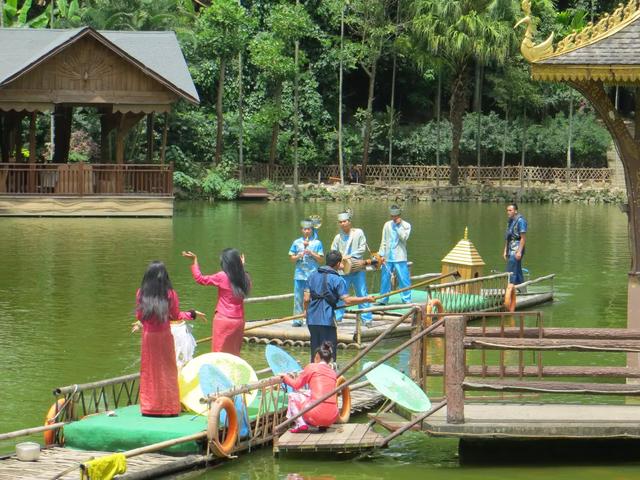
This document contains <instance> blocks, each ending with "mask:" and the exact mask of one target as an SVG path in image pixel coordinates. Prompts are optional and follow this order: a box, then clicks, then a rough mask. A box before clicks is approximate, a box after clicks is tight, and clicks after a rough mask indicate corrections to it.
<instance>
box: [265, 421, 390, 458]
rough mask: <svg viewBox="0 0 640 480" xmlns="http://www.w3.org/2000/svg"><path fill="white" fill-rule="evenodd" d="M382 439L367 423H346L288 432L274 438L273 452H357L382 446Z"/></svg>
mask: <svg viewBox="0 0 640 480" xmlns="http://www.w3.org/2000/svg"><path fill="white" fill-rule="evenodd" d="M382 440H383V437H382V436H381V435H379V434H378V433H376V432H374V431H373V430H372V429H371V428H370V427H369V425H367V424H366V423H345V424H343V425H338V424H336V425H333V426H331V427H329V428H328V429H327V431H326V432H318V431H315V430H314V431H312V432H310V433H291V432H286V433H284V434H283V435H281V436H280V437H279V438H277V439H275V440H274V442H273V452H274V454H279V453H311V452H317V453H322V452H327V453H328V452H333V453H342V454H356V453H360V452H363V451H367V450H372V449H374V448H376V447H380V446H382Z"/></svg>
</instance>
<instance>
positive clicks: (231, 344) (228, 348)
mask: <svg viewBox="0 0 640 480" xmlns="http://www.w3.org/2000/svg"><path fill="white" fill-rule="evenodd" d="M182 256H183V257H187V258H191V259H193V264H192V265H191V274H192V275H193V278H194V280H195V281H196V282H198V283H199V284H200V285H215V286H216V287H218V303H217V304H216V311H215V314H214V316H213V322H212V327H211V328H212V333H211V335H212V338H211V351H212V352H227V353H232V354H233V355H238V356H239V355H240V347H241V346H242V336H243V334H244V299H245V297H246V296H247V295H249V290H250V288H251V280H250V279H249V275H247V273H246V272H245V271H244V256H243V255H240V252H238V250H236V249H235V248H225V249H224V250H223V251H222V253H221V254H220V266H221V267H222V271H220V272H218V273H215V274H213V275H203V274H202V272H200V266H199V265H198V257H197V256H196V254H195V253H193V252H182Z"/></svg>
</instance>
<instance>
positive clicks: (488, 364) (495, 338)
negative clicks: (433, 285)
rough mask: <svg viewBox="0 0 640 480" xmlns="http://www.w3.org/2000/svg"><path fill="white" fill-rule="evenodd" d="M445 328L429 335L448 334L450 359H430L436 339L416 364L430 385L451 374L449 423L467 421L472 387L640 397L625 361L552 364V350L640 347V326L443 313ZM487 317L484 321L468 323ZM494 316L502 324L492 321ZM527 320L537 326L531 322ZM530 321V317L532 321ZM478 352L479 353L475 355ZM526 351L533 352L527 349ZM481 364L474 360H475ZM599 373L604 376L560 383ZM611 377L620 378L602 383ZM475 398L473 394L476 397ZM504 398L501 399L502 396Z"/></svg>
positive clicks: (634, 372) (636, 372) (639, 373)
mask: <svg viewBox="0 0 640 480" xmlns="http://www.w3.org/2000/svg"><path fill="white" fill-rule="evenodd" d="M436 316H437V317H440V318H443V317H445V316H446V318H445V321H444V327H439V328H437V329H435V330H433V331H432V332H430V334H429V337H430V338H433V337H436V338H438V337H439V338H442V337H444V339H445V342H444V352H445V353H444V363H443V364H441V365H438V364H432V363H430V362H429V361H428V359H429V356H428V355H427V353H426V352H427V349H428V348H429V347H428V346H427V345H428V339H427V340H425V341H423V345H422V349H421V350H422V351H421V352H418V355H417V356H416V358H415V359H413V365H412V369H413V370H414V371H415V372H416V377H419V378H421V379H422V382H423V387H426V384H427V377H429V376H443V377H444V381H443V388H444V392H443V393H444V394H445V395H446V398H447V422H448V423H464V406H465V391H490V392H519V393H522V392H528V393H537V394H548V393H551V394H577V395H585V394H586V395H640V387H638V385H635V384H634V385H627V384H624V383H621V382H623V381H624V380H623V379H625V378H638V377H640V369H638V368H633V367H625V366H610V365H606V366H596V365H593V364H591V363H590V364H589V365H584V366H583V365H557V357H554V359H555V363H554V364H553V365H545V363H544V356H543V353H544V352H554V353H555V352H564V351H574V352H598V353H605V352H620V353H624V352H640V330H631V329H624V328H545V327H544V322H543V317H542V313H541V312H513V313H510V312H504V313H491V314H486V313H484V314H481V313H479V312H476V313H472V314H463V315H458V314H453V315H451V314H438V315H436ZM472 316H481V317H482V322H481V324H480V325H479V326H468V325H467V322H468V320H469V319H470V318H471V317H472ZM488 316H495V317H498V323H497V324H496V323H495V322H493V321H492V322H491V324H489V323H488ZM527 319H531V320H534V321H535V325H531V324H529V325H528V324H527V321H526V320H527ZM529 323H530V322H529ZM472 352H474V353H472ZM526 352H533V355H531V353H529V354H526ZM472 363H473V364H472ZM548 377H553V378H558V377H565V378H567V379H571V378H576V377H587V378H589V377H597V378H598V379H599V381H598V382H597V383H593V382H578V381H555V380H547V378H548ZM605 378H608V379H610V380H612V383H602V382H601V379H605ZM470 398H471V399H472V398H473V397H470ZM496 400H500V398H499V397H496Z"/></svg>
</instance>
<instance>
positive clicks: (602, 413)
mask: <svg viewBox="0 0 640 480" xmlns="http://www.w3.org/2000/svg"><path fill="white" fill-rule="evenodd" d="M446 415H447V409H446V407H445V408H443V409H441V410H439V411H438V412H436V413H434V414H433V415H432V416H431V417H429V418H427V419H426V420H425V421H424V422H423V425H422V428H423V430H424V431H426V432H427V433H429V434H430V435H433V436H439V437H455V438H474V439H479V438H486V439H489V438H514V439H515V438H518V439H527V438H583V439H595V438H640V405H579V404H550V403H548V404H534V403H518V404H514V403H477V404H476V403H466V404H465V406H464V416H465V422H464V423H462V424H448V423H447V422H446Z"/></svg>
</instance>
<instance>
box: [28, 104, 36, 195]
mask: <svg viewBox="0 0 640 480" xmlns="http://www.w3.org/2000/svg"><path fill="white" fill-rule="evenodd" d="M28 191H29V193H35V192H36V112H31V115H30V117H29V190H28Z"/></svg>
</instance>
